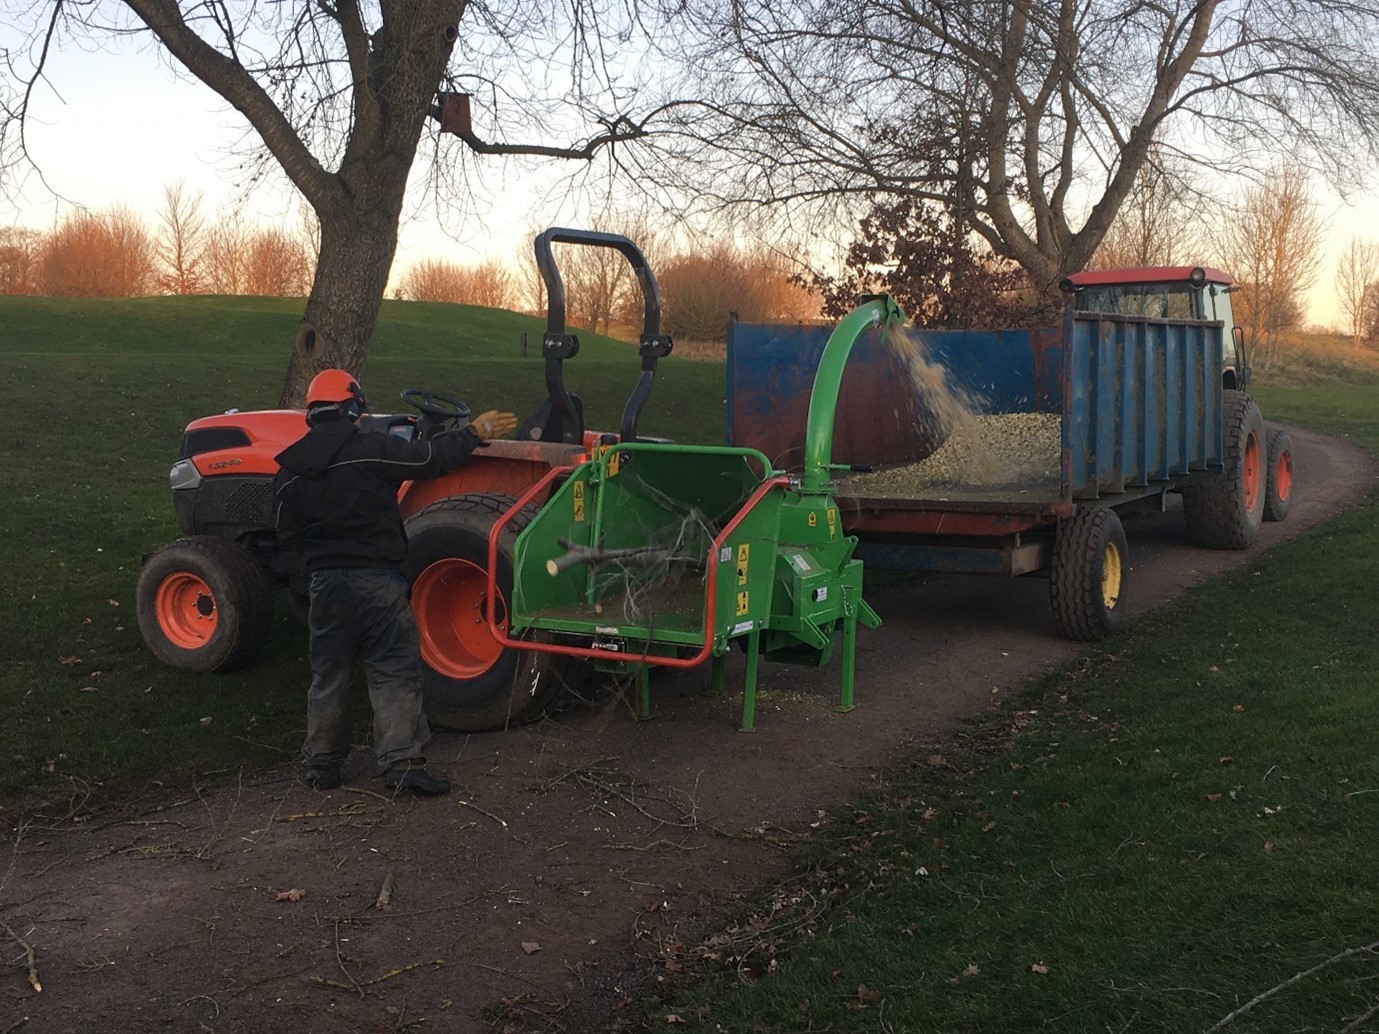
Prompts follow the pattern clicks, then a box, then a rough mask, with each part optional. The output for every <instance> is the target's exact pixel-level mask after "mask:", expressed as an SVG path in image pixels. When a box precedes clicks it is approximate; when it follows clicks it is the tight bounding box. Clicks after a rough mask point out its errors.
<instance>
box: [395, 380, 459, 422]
mask: <svg viewBox="0 0 1379 1034" xmlns="http://www.w3.org/2000/svg"><path fill="white" fill-rule="evenodd" d="M402 401H403V402H405V403H407V405H409V406H413V407H415V408H416V409H419V410H420V411H421V415H422V416H424V417H426V418H427V419H428V420H432V421H434V422H435V423H438V424H443V423H445V422H446V421H449V420H468V419H469V407H468V406H466V405H465V404H464V403H463V402H461V401H459V400H458V399H452V398H450V397H449V396H448V395H438V394H436V393H435V392H434V391H423V390H422V389H421V388H408V389H406V390H405V391H404V392H403V393H402Z"/></svg>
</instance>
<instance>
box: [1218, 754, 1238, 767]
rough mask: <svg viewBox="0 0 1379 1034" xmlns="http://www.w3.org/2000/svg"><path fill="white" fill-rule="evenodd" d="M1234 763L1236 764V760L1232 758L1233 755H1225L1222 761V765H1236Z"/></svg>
mask: <svg viewBox="0 0 1379 1034" xmlns="http://www.w3.org/2000/svg"><path fill="white" fill-rule="evenodd" d="M1234 763H1235V758H1233V757H1231V755H1229V754H1227V755H1225V756H1224V757H1223V758H1222V759H1221V764H1223V765H1232V764H1234Z"/></svg>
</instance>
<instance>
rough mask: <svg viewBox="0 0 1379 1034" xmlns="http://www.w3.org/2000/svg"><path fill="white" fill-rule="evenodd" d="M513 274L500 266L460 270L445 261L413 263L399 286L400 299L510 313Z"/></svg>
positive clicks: (424, 260)
mask: <svg viewBox="0 0 1379 1034" xmlns="http://www.w3.org/2000/svg"><path fill="white" fill-rule="evenodd" d="M512 295H513V288H512V273H511V272H510V271H509V270H508V269H507V268H505V267H504V266H503V265H502V263H500V262H496V261H493V262H481V263H479V264H478V265H477V266H460V265H456V264H455V263H453V262H446V261H445V260H444V259H422V260H421V261H420V262H414V263H413V264H412V265H411V266H410V267H409V268H408V270H407V272H406V274H404V276H403V277H402V282H401V283H400V284H399V285H398V292H397V296H398V297H399V298H407V299H410V300H412V301H421V302H456V303H458V304H461V305H482V306H485V307H486V308H490V309H507V308H510V307H511V305H512Z"/></svg>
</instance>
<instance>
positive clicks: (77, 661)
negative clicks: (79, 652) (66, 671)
mask: <svg viewBox="0 0 1379 1034" xmlns="http://www.w3.org/2000/svg"><path fill="white" fill-rule="evenodd" d="M58 663H59V664H69V665H70V664H80V663H81V658H80V657H59V658H58Z"/></svg>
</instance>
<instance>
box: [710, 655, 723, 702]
mask: <svg viewBox="0 0 1379 1034" xmlns="http://www.w3.org/2000/svg"><path fill="white" fill-rule="evenodd" d="M724 656H725V655H724V654H721V653H719V654H715V655H714V658H713V664H712V666H711V667H710V668H709V673H710V675H711V676H712V680H713V681H712V682H711V683H710V686H711V687H712V689H713V693H714V696H720V695H722V693H723V659H724Z"/></svg>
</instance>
